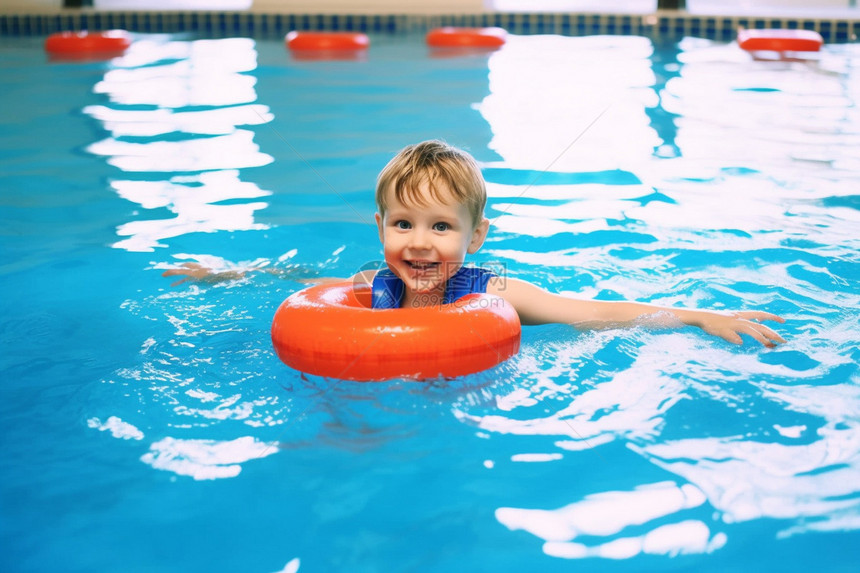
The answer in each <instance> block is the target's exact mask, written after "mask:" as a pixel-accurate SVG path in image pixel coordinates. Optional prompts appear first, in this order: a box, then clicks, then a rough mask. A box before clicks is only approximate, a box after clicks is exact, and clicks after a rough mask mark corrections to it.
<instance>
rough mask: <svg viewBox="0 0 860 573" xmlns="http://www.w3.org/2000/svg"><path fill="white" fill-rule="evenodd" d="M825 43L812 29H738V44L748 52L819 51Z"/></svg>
mask: <svg viewBox="0 0 860 573" xmlns="http://www.w3.org/2000/svg"><path fill="white" fill-rule="evenodd" d="M823 43H824V40H823V39H822V37H821V34H819V33H818V32H813V31H812V30H783V29H779V28H770V29H766V30H738V45H739V46H740V47H741V49H744V50H746V51H748V52H758V51H770V52H817V51H819V50H820V49H821V45H822V44H823Z"/></svg>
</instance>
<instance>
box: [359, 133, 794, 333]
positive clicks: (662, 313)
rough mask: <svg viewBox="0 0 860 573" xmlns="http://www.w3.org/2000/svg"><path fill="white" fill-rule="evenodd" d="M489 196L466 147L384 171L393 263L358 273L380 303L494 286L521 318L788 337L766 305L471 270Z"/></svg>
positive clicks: (383, 226) (421, 155) (384, 224)
mask: <svg viewBox="0 0 860 573" xmlns="http://www.w3.org/2000/svg"><path fill="white" fill-rule="evenodd" d="M486 201H487V193H486V187H485V184H484V179H483V177H482V175H481V171H480V169H479V168H478V165H477V163H476V162H475V160H474V159H473V158H472V157H471V156H470V155H469V154H467V153H466V152H464V151H461V150H459V149H457V148H454V147H452V146H449V145H447V144H445V143H443V142H440V141H425V142H423V143H419V144H416V145H410V146H408V147H406V148H404V149H403V150H402V151H401V152H400V153H398V154H397V155H396V156H395V157H394V159H392V160H391V161H390V162H389V163H388V165H387V166H386V167H385V168H384V169H383V170H382V172H381V173H380V175H379V179H378V181H377V187H376V204H377V208H378V213H377V214H376V223H377V225H378V227H379V239H380V240H381V241H382V245H383V251H384V254H385V262H386V264H387V266H388V269H387V270H382V271H377V272H374V271H368V272H364V273H360V274H358V275H356V276H355V277H354V280H357V281H366V282H369V283H371V284H372V285H373V304H374V308H392V307H409V306H429V305H435V304H441V303H443V302H453V300H456V298H459V297H460V296H462V295H464V294H468V293H469V292H487V293H489V294H494V295H496V296H499V297H501V298H503V299H504V300H505V301H507V302H508V303H510V304H511V305H513V307H514V309H516V311H517V313H518V314H519V316H520V321H521V322H522V323H523V324H547V323H567V324H570V325H572V326H574V327H577V328H580V329H594V328H614V327H626V326H634V325H637V324H648V325H656V326H664V327H680V326H683V325H693V326H698V327H699V328H701V329H702V330H704V331H705V332H707V333H709V334H713V335H716V336H720V337H722V338H724V339H725V340H727V341H729V342H732V343H735V344H742V340H741V336H740V335H741V334H747V335H749V336H751V337H753V338H754V339H755V340H758V341H759V342H760V343H762V344H764V345H765V346H768V347H773V346H774V345H775V343H777V342H785V340H783V339H782V337H780V336H779V335H778V334H776V333H775V332H774V331H773V330H771V329H770V328H768V327H766V326H764V325H762V324H760V323H758V322H757V321H759V320H775V321H777V322H784V321H783V319H782V318H780V317H778V316H776V315H773V314H771V313H768V312H760V311H744V312H727V313H718V312H712V311H704V310H691V309H683V308H673V307H660V306H654V305H649V304H642V303H636V302H607V301H594V300H580V299H573V298H569V297H564V296H561V295H557V294H553V293H550V292H547V291H545V290H543V289H541V288H538V287H537V286H535V285H533V284H531V283H528V282H526V281H523V280H519V279H514V278H502V277H497V276H495V275H494V274H493V273H491V272H489V271H486V270H483V269H474V268H469V267H464V266H463V261H464V258H465V256H466V254H467V253H469V254H474V253H475V252H477V251H478V249H480V248H481V245H482V244H483V243H484V239H485V238H486V236H487V231H488V230H489V226H490V222H489V221H488V220H487V219H486V217H484V206H485V204H486Z"/></svg>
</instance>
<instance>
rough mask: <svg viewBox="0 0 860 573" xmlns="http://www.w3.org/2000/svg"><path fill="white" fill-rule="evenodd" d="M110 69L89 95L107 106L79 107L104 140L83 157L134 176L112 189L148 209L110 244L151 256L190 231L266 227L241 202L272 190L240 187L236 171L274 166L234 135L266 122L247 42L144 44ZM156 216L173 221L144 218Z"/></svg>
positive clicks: (248, 135) (252, 207)
mask: <svg viewBox="0 0 860 573" xmlns="http://www.w3.org/2000/svg"><path fill="white" fill-rule="evenodd" d="M117 66H118V67H117V69H112V70H110V71H108V72H107V73H106V74H105V76H104V79H103V80H102V81H101V82H99V83H98V84H97V85H96V87H95V92H96V93H102V94H105V95H107V97H108V99H109V100H110V102H111V103H110V105H94V106H89V107H87V108H85V109H84V113H86V114H87V115H89V116H90V117H92V118H94V119H96V120H98V121H99V122H101V123H102V125H103V127H104V128H105V129H106V130H107V131H109V132H110V134H111V137H109V138H107V139H104V140H102V141H98V142H96V143H93V144H92V145H90V146H89V147H88V148H87V151H89V152H90V153H93V154H95V155H100V156H103V157H106V158H107V162H108V163H109V164H110V165H113V166H114V167H116V168H118V169H119V170H121V171H123V172H125V173H128V174H134V178H131V179H127V180H123V179H115V180H113V181H112V182H111V186H112V187H113V188H114V189H115V190H116V192H117V193H118V194H119V195H120V197H122V198H124V199H127V200H128V201H131V202H133V203H137V204H138V205H139V206H140V207H141V209H143V210H145V211H142V212H140V213H138V214H137V215H138V217H139V218H136V219H135V220H133V221H129V222H127V223H124V224H122V225H119V226H118V227H117V234H118V235H119V236H120V237H123V239H121V240H120V241H118V242H116V243H115V244H114V246H115V247H117V248H121V249H127V250H130V251H150V250H152V249H153V248H155V247H163V246H166V244H165V243H164V242H163V241H164V240H165V239H169V238H172V237H177V236H181V235H187V234H189V233H194V232H204V233H211V232H215V231H238V230H251V229H264V228H265V225H262V224H259V223H256V222H255V213H256V212H257V211H259V210H260V209H263V208H265V207H266V206H267V204H266V203H264V202H259V201H257V202H248V201H247V200H248V199H256V198H260V197H264V196H266V195H269V194H270V192H269V191H265V190H262V189H260V188H258V187H257V186H256V185H255V184H253V183H248V182H243V181H241V180H240V171H239V170H240V169H247V168H252V167H260V166H263V165H267V164H269V163H271V162H272V161H273V158H272V157H271V156H270V155H268V154H265V153H262V152H261V151H260V150H259V147H258V146H257V144H256V143H254V132H253V131H250V130H248V129H241V128H239V126H254V125H261V124H265V123H268V122H270V121H272V120H273V115H272V114H271V113H270V111H269V109H268V107H267V106H264V105H259V104H253V102H254V101H256V99H257V96H256V93H255V90H254V84H255V78H253V77H252V76H250V75H246V74H245V73H246V72H250V71H252V70H254V69H255V68H256V51H255V45H254V42H253V41H252V40H250V39H243V38H231V39H224V40H200V41H193V42H175V41H170V42H159V41H157V40H156V39H149V40H141V41H139V42H135V43H134V45H133V46H132V48H131V49H130V50H129V52H128V53H127V55H126V56H125V57H124V58H121V59H119V60H118V61H117ZM165 173H169V174H172V176H170V177H169V179H166V180H165V179H163V177H164V174H165ZM161 209H167V210H168V211H169V212H171V213H172V214H173V215H174V216H173V217H172V218H169V219H165V218H162V217H159V215H160V213H159V212H158V211H156V212H154V213H152V214H151V215H150V217H149V218H147V217H146V215H145V214H146V213H147V212H151V211H153V210H161Z"/></svg>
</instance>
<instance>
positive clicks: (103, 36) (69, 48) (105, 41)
mask: <svg viewBox="0 0 860 573" xmlns="http://www.w3.org/2000/svg"><path fill="white" fill-rule="evenodd" d="M130 45H131V35H130V34H129V33H128V32H126V31H125V30H109V31H107V32H87V31H82V32H58V33H56V34H51V35H50V36H48V39H47V40H45V51H46V52H48V53H49V54H51V55H54V56H72V57H80V56H90V55H99V54H111V55H112V54H121V53H122V52H124V51H125V50H126V48H128V47H129V46H130Z"/></svg>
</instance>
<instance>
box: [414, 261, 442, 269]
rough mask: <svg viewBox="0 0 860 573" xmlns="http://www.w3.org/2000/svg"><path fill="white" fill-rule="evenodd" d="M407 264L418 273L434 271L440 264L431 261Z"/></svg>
mask: <svg viewBox="0 0 860 573" xmlns="http://www.w3.org/2000/svg"><path fill="white" fill-rule="evenodd" d="M406 264H407V265H409V267H410V268H411V269H413V270H416V271H432V270H435V269H436V268H438V267H439V263H433V262H430V261H406Z"/></svg>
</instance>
